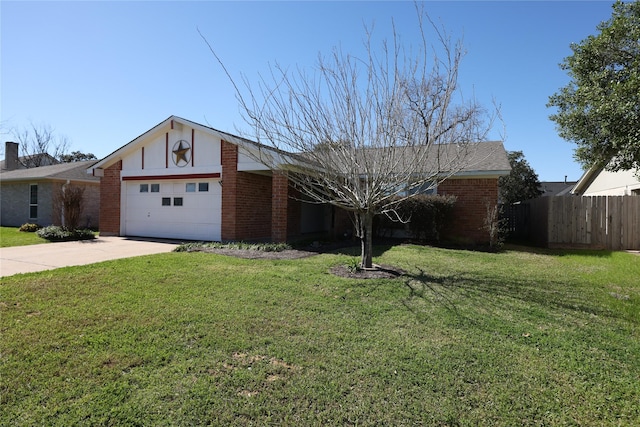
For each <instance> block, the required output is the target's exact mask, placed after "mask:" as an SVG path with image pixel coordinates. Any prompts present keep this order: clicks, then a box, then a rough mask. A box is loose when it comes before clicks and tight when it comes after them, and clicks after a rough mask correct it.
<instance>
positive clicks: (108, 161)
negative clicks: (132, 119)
mask: <svg viewBox="0 0 640 427" xmlns="http://www.w3.org/2000/svg"><path fill="white" fill-rule="evenodd" d="M173 122H176V123H180V124H182V125H187V126H191V127H193V128H194V129H197V130H200V131H202V132H207V133H214V134H217V135H218V136H219V137H220V139H222V140H224V141H227V142H230V143H233V144H235V145H238V146H242V147H243V148H254V149H255V148H259V149H266V150H269V151H272V152H274V153H279V154H287V155H290V153H284V152H279V151H278V150H275V149H273V148H271V147H268V146H266V145H263V144H260V143H258V142H255V141H251V140H249V139H246V138H243V137H241V136H237V135H234V134H231V133H228V132H223V131H221V130H218V129H215V128H212V127H210V126H205V125H202V124H200V123H197V122H194V121H191V120H187V119H184V118H182V117H178V116H174V115H172V116H169V117H168V118H167V119H165V120H163V121H161V122H160V123H158V124H157V125H155V126H154V127H152V128H151V129H149V130H147V131H146V132H144V133H143V134H141V135H139V136H137V137H136V138H134V139H132V140H131V141H129V142H128V143H126V144H125V145H123V146H122V147H120V148H118V149H117V150H115V151H113V152H112V153H111V154H108V155H107V156H106V157H104V158H103V159H102V160H99V161H98V162H97V163H95V164H94V165H93V166H91V167H89V168H87V173H89V174H91V173H92V171H93V170H94V169H104V168H105V167H109V166H111V165H112V164H113V163H115V162H116V161H117V160H118V159H120V158H122V157H124V156H123V154H125V153H126V152H128V151H129V150H131V149H132V148H133V147H134V146H135V145H136V143H138V142H139V141H141V140H142V139H144V138H145V137H147V136H148V135H150V134H152V133H154V132H157V131H159V130H160V129H161V128H163V127H165V126H171V127H173Z"/></svg>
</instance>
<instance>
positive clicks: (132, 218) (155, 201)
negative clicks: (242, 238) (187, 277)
mask: <svg viewBox="0 0 640 427" xmlns="http://www.w3.org/2000/svg"><path fill="white" fill-rule="evenodd" d="M145 138H146V139H145V140H142V141H140V142H139V143H137V144H136V145H135V149H133V150H132V151H130V152H128V153H126V155H125V156H124V157H123V158H122V172H121V179H122V182H123V185H122V186H121V221H120V224H121V230H120V234H121V235H124V236H141V237H157V238H171V239H183V240H206V241H212V240H220V238H221V223H222V213H221V212H222V209H221V207H222V187H221V183H220V181H221V180H220V173H221V171H222V165H221V149H220V139H219V138H216V137H215V136H213V135H210V134H208V133H205V132H201V131H199V130H197V129H193V128H191V127H189V126H187V125H182V124H179V123H175V124H174V128H173V129H171V128H170V126H167V127H165V128H163V129H159V130H158V131H157V132H154V133H152V134H149V135H147V136H145ZM181 140H182V141H184V143H183V147H187V146H188V147H189V150H188V153H187V154H186V160H187V161H186V162H185V161H183V160H182V161H180V162H178V164H176V161H175V160H176V155H175V154H174V152H173V151H174V150H175V147H176V143H178V142H179V141H181ZM141 186H143V189H144V190H146V191H141ZM188 186H190V187H194V190H195V191H188ZM205 187H206V191H205ZM154 190H157V191H154ZM163 200H164V201H165V202H164V204H163ZM178 201H181V202H182V204H181V205H177V203H176V202H178Z"/></svg>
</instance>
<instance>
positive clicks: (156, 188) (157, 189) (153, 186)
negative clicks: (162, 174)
mask: <svg viewBox="0 0 640 427" xmlns="http://www.w3.org/2000/svg"><path fill="white" fill-rule="evenodd" d="M151 192H152V193H159V192H160V184H151Z"/></svg>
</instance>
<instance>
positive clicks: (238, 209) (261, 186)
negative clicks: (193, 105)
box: [221, 141, 272, 241]
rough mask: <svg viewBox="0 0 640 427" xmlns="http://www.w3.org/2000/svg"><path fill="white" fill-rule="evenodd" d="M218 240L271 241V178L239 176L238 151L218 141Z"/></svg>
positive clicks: (250, 175)
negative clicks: (220, 182) (219, 171)
mask: <svg viewBox="0 0 640 427" xmlns="http://www.w3.org/2000/svg"><path fill="white" fill-rule="evenodd" d="M221 150H222V156H221V158H222V230H221V236H222V240H224V241H230V240H269V239H271V218H272V214H271V194H272V185H271V177H269V176H266V175H258V174H253V173H248V172H239V171H238V170H237V165H238V147H237V146H236V145H234V144H231V143H228V142H226V141H222V144H221Z"/></svg>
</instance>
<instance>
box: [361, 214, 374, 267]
mask: <svg viewBox="0 0 640 427" xmlns="http://www.w3.org/2000/svg"><path fill="white" fill-rule="evenodd" d="M372 234H373V212H364V213H361V214H360V247H361V258H360V268H372V267H373V240H372Z"/></svg>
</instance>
